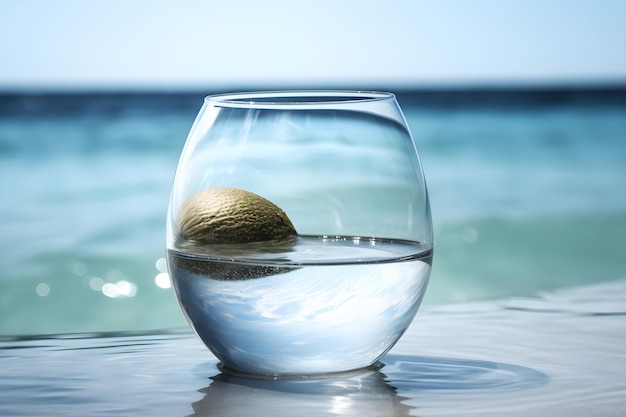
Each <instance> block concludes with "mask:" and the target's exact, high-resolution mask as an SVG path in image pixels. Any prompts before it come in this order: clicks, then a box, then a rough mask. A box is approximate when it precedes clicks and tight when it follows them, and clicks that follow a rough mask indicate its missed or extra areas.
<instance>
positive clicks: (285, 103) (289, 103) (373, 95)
mask: <svg viewBox="0 0 626 417" xmlns="http://www.w3.org/2000/svg"><path fill="white" fill-rule="evenodd" d="M395 98H396V96H395V94H394V93H390V92H385V91H374V90H267V91H244V92H235V93H220V94H211V95H208V96H206V97H205V98H204V101H205V102H206V103H212V104H213V105H216V106H223V107H240V108H281V107H292V108H298V107H310V106H325V105H341V104H357V103H372V102H382V101H387V100H395Z"/></svg>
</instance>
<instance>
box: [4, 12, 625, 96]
mask: <svg viewBox="0 0 626 417" xmlns="http://www.w3.org/2000/svg"><path fill="white" fill-rule="evenodd" d="M0 60H1V63H0V89H5V90H6V89H19V88H40V87H53V88H66V87H69V88H82V87H86V88H109V87H116V88H120V87H122V88H125V87H130V88H143V87H148V88H152V87H165V88H167V87H174V88H177V87H183V88H187V87H190V88H196V87H201V88H210V87H220V86H233V87H235V86H246V85H249V86H259V85H263V86H272V87H280V86H284V87H289V86H292V85H297V86H313V87H319V86H332V87H337V86H341V85H345V86H350V87H353V86H359V87H363V88H367V87H368V86H370V85H376V86H381V85H382V86H390V87H393V86H401V85H407V84H410V85H414V86H424V85H426V86H427V85H452V84H476V83H478V84H493V83H496V84H498V83H505V84H510V83H519V82H522V83H528V82H530V83H553V82H558V83H571V82H603V81H618V82H626V0H508V1H507V0H430V1H421V0H415V1H410V0H406V1H399V0H381V1H368V0H361V1H358V0H343V1H341V0H310V1H287V0H262V1H254V0H249V1H244V0H219V1H212V0H204V1H202V0H171V1H159V0H54V1H50V0H0Z"/></svg>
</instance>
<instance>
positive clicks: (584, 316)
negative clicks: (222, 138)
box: [0, 88, 626, 417]
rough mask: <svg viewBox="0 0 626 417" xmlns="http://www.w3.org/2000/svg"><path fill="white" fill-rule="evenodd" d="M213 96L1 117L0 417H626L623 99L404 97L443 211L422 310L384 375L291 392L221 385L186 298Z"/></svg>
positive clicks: (37, 100) (300, 383) (79, 99)
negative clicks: (180, 284)
mask: <svg viewBox="0 0 626 417" xmlns="http://www.w3.org/2000/svg"><path fill="white" fill-rule="evenodd" d="M207 93H208V92H185V93H176V94H174V93H116V94H113V93H99V94H87V93H76V92H75V93H66V94H34V93H32V94H4V95H0V187H1V190H2V198H1V199H0V231H1V234H0V236H1V238H0V270H1V271H2V274H0V415H2V416H7V417H8V416H40V415H47V416H84V415H89V416H116V417H119V416H136V415H151V416H172V415H188V416H191V415H192V416H214V417H215V416H233V415H235V416H258V415H273V416H293V415H299V416H315V417H319V416H349V415H352V416H353V415H360V416H372V417H374V416H375V417H380V416H387V417H392V416H417V415H419V416H422V417H424V416H460V415H466V416H476V415H481V416H494V417H495V416H502V415H507V416H510V417H515V416H519V417H528V416H536V415H550V416H563V417H565V416H567V417H572V416H581V417H582V416H588V415H599V416H603V417H612V416H615V417H621V416H623V415H624V410H626V369H625V368H624V366H623V364H624V358H626V320H624V317H625V316H626V245H625V244H624V236H626V89H624V88H620V89H595V90H594V89H552V90H546V89H539V90H482V91H479V90H469V91H460V90H447V91H444V90H421V91H399V92H397V95H398V101H399V103H400V105H401V106H402V108H403V109H404V113H405V116H406V118H407V121H408V123H409V125H410V127H411V130H412V132H413V136H414V139H415V142H416V144H417V147H418V150H419V152H420V156H421V159H422V163H423V167H424V171H425V175H426V179H427V182H428V187H429V191H430V196H431V203H432V213H433V222H434V236H435V249H434V262H433V269H432V275H431V278H430V283H429V286H428V289H427V291H426V297H425V300H424V303H423V305H422V308H421V309H420V311H419V312H418V314H417V316H416V318H415V319H414V321H413V323H412V324H411V326H410V327H409V328H408V329H407V331H406V333H405V334H404V335H403V336H402V338H401V339H400V341H399V342H398V344H397V345H395V346H394V347H393V348H392V349H391V350H390V351H389V352H388V353H387V354H385V355H384V356H383V357H382V358H381V359H380V361H379V362H378V363H376V364H375V365H374V366H371V367H368V368H362V369H359V370H355V371H351V372H344V373H339V374H330V375H317V376H303V377H297V378H278V379H274V378H263V377H259V376H254V377H252V376H247V375H245V374H239V373H236V372H233V371H230V370H228V369H225V368H224V366H223V365H221V364H220V362H219V360H218V359H217V358H216V357H215V356H213V354H212V353H211V352H210V351H209V350H208V349H207V348H206V346H204V345H203V344H202V342H201V341H200V339H199V338H198V337H196V336H195V335H194V334H193V333H192V332H191V330H190V328H189V326H188V325H187V323H186V322H185V319H184V317H183V314H182V313H181V310H180V308H179V307H178V304H177V302H176V299H175V296H174V294H173V291H172V289H171V288H170V283H169V278H168V274H167V268H166V262H165V256H166V253H165V217H166V212H167V205H168V200H169V195H170V187H171V185H172V182H173V177H174V171H175V169H176V165H177V162H178V157H179V155H180V152H181V150H182V147H183V144H184V142H185V139H186V137H187V134H188V132H189V129H190V128H191V125H192V123H193V121H194V119H195V116H196V113H197V112H198V110H199V109H200V107H201V105H202V101H203V97H204V95H205V94H207ZM336 181H341V178H337V179H336ZM361 324H364V323H361ZM307 330H309V329H307Z"/></svg>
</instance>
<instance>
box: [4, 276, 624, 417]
mask: <svg viewBox="0 0 626 417" xmlns="http://www.w3.org/2000/svg"><path fill="white" fill-rule="evenodd" d="M624 294H626V281H617V282H612V283H607V284H600V285H596V286H591V287H579V288H575V289H569V290H560V291H556V292H551V293H547V294H544V295H542V296H539V297H533V298H515V299H503V300H498V301H485V302H477V303H468V304H458V305H453V306H443V307H437V308H430V309H426V310H424V311H422V312H420V313H418V316H417V318H416V320H415V321H414V323H413V325H412V326H411V327H410V328H409V330H408V331H407V333H406V334H405V335H404V337H403V338H402V339H401V340H400V342H399V343H398V344H397V345H396V346H395V347H394V348H393V349H392V350H391V351H390V352H389V354H387V355H386V356H384V357H383V358H382V360H381V361H380V363H379V364H377V366H376V367H372V368H369V369H364V370H360V371H354V372H349V373H343V374H336V375H327V376H317V377H309V378H288V379H264V378H253V377H248V376H245V375H238V374H233V373H229V372H227V371H225V370H223V369H222V368H221V367H220V366H219V363H218V361H217V359H215V357H214V356H212V355H211V353H210V352H209V351H208V349H206V348H205V347H204V345H202V344H201V342H200V341H199V340H198V339H197V338H196V336H195V335H193V334H191V333H189V332H188V331H187V330H181V331H172V332H165V333H161V334H149V333H145V334H144V333H111V334H71V335H57V336H47V337H46V336H29V337H4V338H2V339H0V370H1V371H0V415H2V416H30V415H47V416H60V415H63V416H78V415H80V416H84V415H90V416H109V415H115V416H131V415H132V416H135V415H151V416H161V415H164V416H165V415H167V416H176V415H180V416H189V415H192V416H263V415H272V416H282V415H284V416H292V415H299V416H324V415H334V416H336V415H340V416H341V415H359V416H379V417H380V416H446V415H450V416H452V415H454V416H458V415H480V416H502V415H507V416H536V415H549V416H568V417H571V416H588V415H597V416H622V415H624V411H625V410H626V368H625V367H624V366H623V365H624V363H626V362H625V360H626V317H625V316H626V297H625V296H624Z"/></svg>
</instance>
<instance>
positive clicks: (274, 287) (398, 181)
mask: <svg viewBox="0 0 626 417" xmlns="http://www.w3.org/2000/svg"><path fill="white" fill-rule="evenodd" d="M224 189H235V190H237V192H246V193H253V194H256V195H257V196H259V197H260V198H262V199H264V200H267V201H269V202H271V203H270V204H273V205H275V207H276V210H275V211H276V212H278V211H282V212H283V213H284V214H285V215H286V217H287V218H288V219H289V221H290V222H291V223H292V225H293V227H294V228H295V233H294V234H293V235H290V236H287V237H279V238H275V239H271V238H267V237H266V238H263V239H261V240H259V239H256V240H255V239H249V240H245V241H244V240H242V241H227V242H224V241H219V240H216V241H211V240H210V239H208V238H207V240H204V241H199V240H193V239H189V236H190V235H189V233H186V232H185V230H186V229H185V228H184V226H183V224H184V223H185V220H184V219H182V220H181V217H184V216H185V215H186V214H185V213H188V212H189V210H188V208H184V207H185V203H186V202H188V201H189V199H190V198H191V197H192V196H194V195H196V194H197V193H199V192H205V191H206V190H209V191H210V192H209V193H208V194H206V195H207V196H209V197H206V206H207V207H209V206H212V205H218V206H224V207H226V206H225V205H223V204H222V203H223V202H222V201H221V200H220V198H221V197H214V196H215V195H217V196H219V195H222V194H220V192H221V191H223V190H224ZM215 190H217V191H218V192H217V193H213V192H212V191H215ZM242 190H243V191H242ZM187 204H189V203H187ZM238 204H239V202H238V201H235V202H234V203H233V205H234V206H237V207H238ZM270 207H273V206H270ZM202 210H204V209H200V211H202ZM207 210H208V209H207ZM235 211H237V210H235ZM269 211H272V210H269ZM257 214H258V213H253V215H257ZM231 215H232V216H233V218H234V220H233V222H234V223H235V224H236V226H235V227H240V228H244V225H245V224H248V223H245V222H243V221H241V222H240V223H237V222H238V221H239V220H240V217H238V216H240V214H239V211H237V213H234V212H233V213H230V212H228V213H227V214H224V212H219V213H217V214H215V213H214V214H211V216H213V217H211V219H213V218H215V217H216V216H217V217H219V216H227V217H228V216H231ZM209 217H210V216H209ZM211 221H212V220H211ZM211 221H207V222H206V224H208V226H206V228H205V230H203V233H205V234H206V236H214V235H217V234H219V233H220V232H221V229H220V227H219V226H215V227H213V226H211ZM261 223H262V221H259V222H252V223H250V224H252V226H250V227H251V228H252V229H254V227H256V226H255V224H261ZM203 224H204V223H203ZM246 227H247V226H246ZM252 229H251V231H249V230H247V229H246V230H245V231H244V233H243V235H246V234H248V235H253V236H257V235H256V232H255V231H254V230H252ZM248 232H249V233H248ZM271 236H273V235H271ZM432 245H433V238H432V221H431V215H430V207H429V201H428V193H427V188H426V182H425V180H424V175H423V172H422V167H421V164H420V160H419V157H418V153H417V149H416V146H415V144H414V142H413V139H412V137H411V134H410V131H409V128H408V126H407V124H406V121H405V119H404V116H403V114H402V111H401V109H400V107H399V105H398V103H397V101H396V98H395V96H394V95H393V94H391V93H384V92H361V91H274V92H255V93H236V94H221V95H214V96H209V97H207V98H206V99H205V101H204V105H203V106H202V108H201V110H200V112H199V114H198V116H197V119H196V121H195V123H194V125H193V127H192V129H191V131H190V133H189V136H188V139H187V142H186V144H185V146H184V149H183V152H182V154H181V157H180V161H179V164H178V168H177V171H176V177H175V180H174V185H173V189H172V194H171V200H170V205H169V211H168V219H167V250H168V265H169V273H170V277H171V279H172V283H173V287H174V290H175V293H176V295H177V298H178V301H179V303H180V305H181V308H182V310H183V312H184V313H185V316H186V317H187V319H188V321H189V323H190V324H191V326H192V327H193V329H194V330H195V332H196V333H197V334H198V336H199V337H200V338H201V339H202V341H203V342H204V343H205V344H206V345H207V347H208V348H209V349H210V350H211V351H212V352H213V353H214V354H215V355H216V356H217V358H219V360H221V361H222V363H223V366H224V367H225V368H229V369H232V370H235V371H237V372H243V373H247V374H257V375H272V376H276V375H311V374H321V373H332V372H342V371H348V370H352V369H358V368H362V367H367V366H369V365H372V364H373V363H375V362H376V361H377V360H378V359H379V358H381V356H382V355H384V354H385V352H387V351H388V350H389V349H390V348H391V347H392V346H393V345H394V344H395V343H396V342H397V341H398V339H399V338H400V336H401V335H402V334H403V332H404V331H405V330H406V329H407V327H408V326H409V324H410V323H411V321H412V320H413V318H414V316H415V314H416V312H417V310H418V308H419V305H420V303H421V300H422V297H423V295H424V292H425V291H426V287H427V283H428V279H429V276H430V270H431V259H432Z"/></svg>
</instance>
